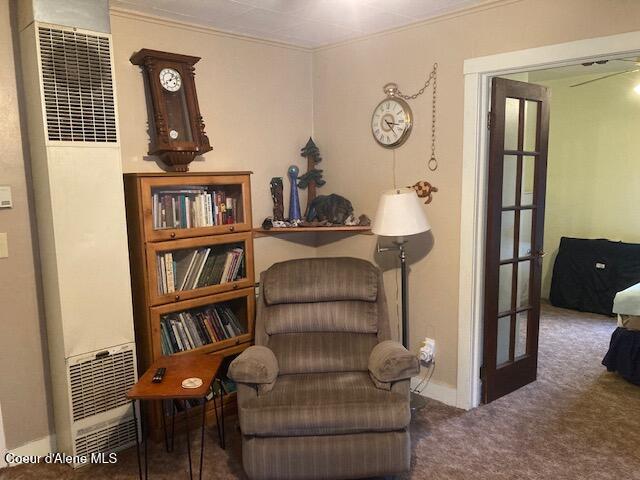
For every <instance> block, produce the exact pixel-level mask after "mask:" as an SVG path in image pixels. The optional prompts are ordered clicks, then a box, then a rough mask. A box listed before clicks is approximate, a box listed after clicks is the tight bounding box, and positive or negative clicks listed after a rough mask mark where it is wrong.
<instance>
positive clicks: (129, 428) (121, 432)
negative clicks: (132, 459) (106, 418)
mask: <svg viewBox="0 0 640 480" xmlns="http://www.w3.org/2000/svg"><path fill="white" fill-rule="evenodd" d="M135 442H136V424H135V422H134V421H133V417H130V418H127V419H126V420H123V421H122V422H121V423H118V424H115V425H109V426H107V427H104V428H100V429H97V430H95V431H93V432H91V433H87V434H85V435H79V436H78V437H77V438H76V453H75V454H76V455H78V456H80V455H86V456H90V455H91V454H92V453H108V452H116V451H118V450H122V449H124V448H125V447H129V446H131V445H133V444H135Z"/></svg>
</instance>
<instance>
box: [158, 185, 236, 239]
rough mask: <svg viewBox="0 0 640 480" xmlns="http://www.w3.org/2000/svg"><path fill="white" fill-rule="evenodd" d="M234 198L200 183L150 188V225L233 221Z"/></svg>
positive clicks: (194, 225) (184, 225)
mask: <svg viewBox="0 0 640 480" xmlns="http://www.w3.org/2000/svg"><path fill="white" fill-rule="evenodd" d="M237 213H238V199H237V198H236V197H229V196H227V194H226V192H225V191H224V190H221V191H216V190H213V189H211V188H210V187H204V186H184V187H180V188H165V189H156V190H154V193H153V196H152V217H153V228H154V229H156V230H159V229H163V228H198V227H211V226H215V225H225V224H230V223H236V222H237V218H236V216H237Z"/></svg>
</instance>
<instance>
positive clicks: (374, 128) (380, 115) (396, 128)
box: [371, 83, 413, 148]
mask: <svg viewBox="0 0 640 480" xmlns="http://www.w3.org/2000/svg"><path fill="white" fill-rule="evenodd" d="M384 92H385V93H386V94H387V98H385V99H384V100H382V101H381V102H380V103H379V104H378V105H377V106H376V108H375V110H374V111H373V115H372V116H371V133H373V138H375V140H376V142H378V144H379V145H381V146H383V147H384V148H396V147H399V146H400V145H402V144H403V143H404V142H406V141H407V138H409V135H410V134H411V127H412V126H413V114H412V113H411V107H409V104H408V103H407V102H405V101H404V100H403V99H402V98H400V97H398V96H397V93H398V86H397V85H396V84H395V83H388V84H386V85H385V86H384Z"/></svg>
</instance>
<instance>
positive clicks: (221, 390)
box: [220, 379, 226, 450]
mask: <svg viewBox="0 0 640 480" xmlns="http://www.w3.org/2000/svg"><path fill="white" fill-rule="evenodd" d="M220 420H221V423H222V449H223V450H224V449H225V448H226V443H225V437H224V384H223V383H222V379H220Z"/></svg>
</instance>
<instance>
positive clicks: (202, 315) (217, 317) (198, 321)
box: [160, 303, 246, 355]
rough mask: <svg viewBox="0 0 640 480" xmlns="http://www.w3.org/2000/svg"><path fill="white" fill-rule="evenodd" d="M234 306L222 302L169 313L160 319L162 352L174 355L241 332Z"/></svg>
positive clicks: (241, 328) (243, 331)
mask: <svg viewBox="0 0 640 480" xmlns="http://www.w3.org/2000/svg"><path fill="white" fill-rule="evenodd" d="M243 333H246V332H245V329H244V328H243V327H242V325H241V324H240V322H239V321H238V319H237V317H236V316H235V314H234V313H233V311H232V310H231V308H230V307H229V306H228V305H226V304H224V303H219V304H216V305H209V306H208V307H205V308H203V309H199V310H190V311H185V312H178V313H169V314H167V315H164V316H162V318H161V319H160V337H161V342H162V353H163V354H164V355H171V354H174V353H177V352H185V351H187V350H193V349H194V348H199V347H202V346H204V345H208V344H210V343H215V342H220V341H222V340H226V339H228V338H233V337H236V336H238V335H242V334H243Z"/></svg>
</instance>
